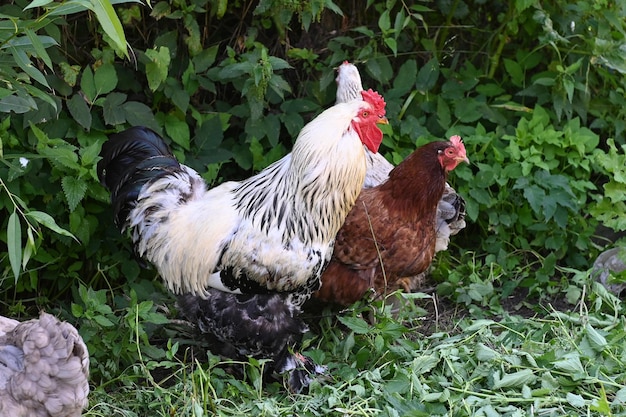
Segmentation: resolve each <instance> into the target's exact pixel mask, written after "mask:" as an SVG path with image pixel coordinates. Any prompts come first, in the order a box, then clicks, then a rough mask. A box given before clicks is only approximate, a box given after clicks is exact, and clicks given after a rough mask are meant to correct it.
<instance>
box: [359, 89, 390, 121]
mask: <svg viewBox="0 0 626 417" xmlns="http://www.w3.org/2000/svg"><path fill="white" fill-rule="evenodd" d="M361 95H362V96H363V100H364V101H366V102H368V103H369V104H371V105H372V107H373V109H374V111H375V112H376V113H377V114H379V115H384V114H385V105H386V103H385V99H384V98H383V96H381V95H380V94H378V93H377V92H376V91H374V90H372V89H371V88H370V89H369V90H367V91H361Z"/></svg>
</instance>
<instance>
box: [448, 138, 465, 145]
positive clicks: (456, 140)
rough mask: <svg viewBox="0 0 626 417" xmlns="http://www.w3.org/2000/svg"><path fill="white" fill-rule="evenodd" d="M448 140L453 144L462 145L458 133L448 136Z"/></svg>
mask: <svg viewBox="0 0 626 417" xmlns="http://www.w3.org/2000/svg"><path fill="white" fill-rule="evenodd" d="M450 142H452V144H453V145H454V146H459V145H463V139H461V137H460V136H459V135H454V136H450ZM463 147H465V146H463Z"/></svg>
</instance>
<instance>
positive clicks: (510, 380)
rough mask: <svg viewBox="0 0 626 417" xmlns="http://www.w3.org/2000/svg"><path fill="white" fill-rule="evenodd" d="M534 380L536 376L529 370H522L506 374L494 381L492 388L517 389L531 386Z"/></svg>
mask: <svg viewBox="0 0 626 417" xmlns="http://www.w3.org/2000/svg"><path fill="white" fill-rule="evenodd" d="M536 379H537V376H536V375H535V374H534V373H533V371H532V370H531V369H522V370H521V371H517V372H513V373H512V374H506V375H504V376H503V377H502V378H501V379H496V380H495V383H494V384H493V388H494V389H498V388H507V387H519V386H523V385H527V384H531V383H533V382H534V381H535V380H536Z"/></svg>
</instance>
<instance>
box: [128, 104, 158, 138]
mask: <svg viewBox="0 0 626 417" xmlns="http://www.w3.org/2000/svg"><path fill="white" fill-rule="evenodd" d="M122 109H123V110H124V115H125V119H126V121H127V122H128V123H130V124H131V125H133V126H146V127H149V128H151V129H152V130H155V131H157V132H158V131H159V130H161V127H160V126H159V125H158V124H157V123H156V121H155V120H154V115H153V114H152V110H150V107H148V106H146V105H145V104H143V103H139V102H138V101H127V102H126V103H124V104H123V105H122Z"/></svg>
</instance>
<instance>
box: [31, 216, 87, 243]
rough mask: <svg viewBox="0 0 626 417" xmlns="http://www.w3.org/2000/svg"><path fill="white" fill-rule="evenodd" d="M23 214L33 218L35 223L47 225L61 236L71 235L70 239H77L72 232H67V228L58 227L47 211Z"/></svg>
mask: <svg viewBox="0 0 626 417" xmlns="http://www.w3.org/2000/svg"><path fill="white" fill-rule="evenodd" d="M24 216H26V217H29V218H31V219H33V220H35V221H36V222H37V223H39V224H41V225H42V226H45V227H47V228H48V229H50V230H52V231H53V232H56V233H58V234H60V235H63V236H67V237H71V238H72V239H74V240H76V241H78V240H77V239H76V238H75V237H74V235H73V234H71V233H70V232H68V231H67V230H65V229H63V228H61V227H59V226H58V225H57V223H56V221H54V219H53V218H52V216H50V215H49V214H48V213H44V212H42V211H36V210H35V211H29V212H27V213H26V214H24Z"/></svg>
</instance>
